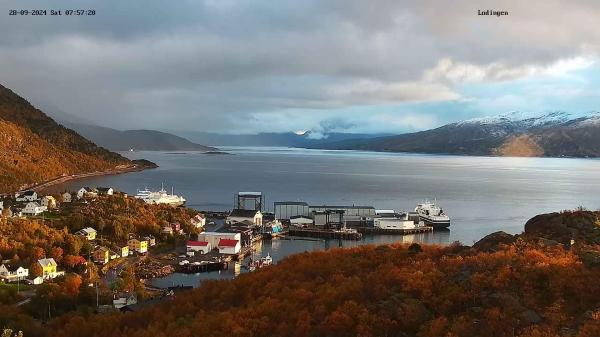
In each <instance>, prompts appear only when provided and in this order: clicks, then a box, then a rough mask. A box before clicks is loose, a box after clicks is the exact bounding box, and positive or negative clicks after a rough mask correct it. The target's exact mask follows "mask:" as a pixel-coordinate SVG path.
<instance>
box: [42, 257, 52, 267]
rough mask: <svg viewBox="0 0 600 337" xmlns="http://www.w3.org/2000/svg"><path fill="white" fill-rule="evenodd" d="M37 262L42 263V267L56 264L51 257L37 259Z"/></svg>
mask: <svg viewBox="0 0 600 337" xmlns="http://www.w3.org/2000/svg"><path fill="white" fill-rule="evenodd" d="M38 263H39V264H41V265H42V267H49V266H56V261H54V259H53V258H49V259H39V260H38Z"/></svg>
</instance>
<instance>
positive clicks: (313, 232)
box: [288, 228, 362, 240]
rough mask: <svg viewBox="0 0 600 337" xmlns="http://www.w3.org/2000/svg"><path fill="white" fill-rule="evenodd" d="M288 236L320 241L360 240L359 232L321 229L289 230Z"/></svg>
mask: <svg viewBox="0 0 600 337" xmlns="http://www.w3.org/2000/svg"><path fill="white" fill-rule="evenodd" d="M288 234H289V235H292V236H302V237H312V238H320V239H342V240H361V239H362V234H361V233H359V232H350V231H347V232H346V231H337V230H332V229H321V228H290V229H289V231H288Z"/></svg>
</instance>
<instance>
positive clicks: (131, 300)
mask: <svg viewBox="0 0 600 337" xmlns="http://www.w3.org/2000/svg"><path fill="white" fill-rule="evenodd" d="M136 303H137V297H136V295H135V293H131V294H127V293H125V294H120V295H118V296H115V298H114V299H113V306H114V307H115V309H121V308H122V307H124V306H128V305H132V304H136Z"/></svg>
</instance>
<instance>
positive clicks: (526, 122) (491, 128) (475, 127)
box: [319, 111, 600, 157]
mask: <svg viewBox="0 0 600 337" xmlns="http://www.w3.org/2000/svg"><path fill="white" fill-rule="evenodd" d="M519 116H520V117H519ZM319 148H324V149H338V150H367V151H383V152H417V153H435V154H457V155H482V156H528V157H529V156H535V157H599V156H600V114H599V113H598V112H590V113H586V114H571V113H567V112H561V111H555V112H549V113H545V114H539V115H537V116H536V115H530V116H528V115H527V113H521V112H510V113H507V114H502V115H498V116H492V117H482V118H474V119H470V120H465V121H460V122H455V123H450V124H446V125H443V126H440V127H438V128H435V129H431V130H425V131H419V132H415V133H407V134H401V135H396V136H390V137H378V138H374V139H368V140H346V141H340V142H331V143H325V144H321V145H320V146H319Z"/></svg>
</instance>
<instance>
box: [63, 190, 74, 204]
mask: <svg viewBox="0 0 600 337" xmlns="http://www.w3.org/2000/svg"><path fill="white" fill-rule="evenodd" d="M61 198H62V202H71V200H72V199H73V196H72V195H71V193H69V192H65V193H63V194H61Z"/></svg>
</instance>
